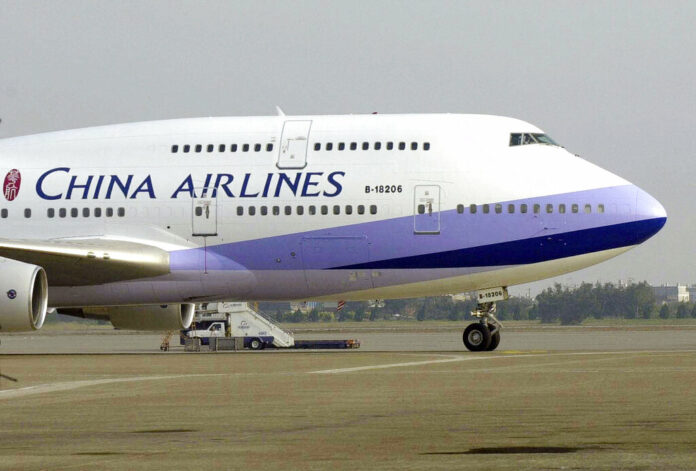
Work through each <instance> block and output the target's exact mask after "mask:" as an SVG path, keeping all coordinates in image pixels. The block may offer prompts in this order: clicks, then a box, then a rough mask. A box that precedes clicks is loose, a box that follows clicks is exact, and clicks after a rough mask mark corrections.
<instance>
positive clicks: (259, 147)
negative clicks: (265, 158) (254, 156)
mask: <svg viewBox="0 0 696 471" xmlns="http://www.w3.org/2000/svg"><path fill="white" fill-rule="evenodd" d="M254 152H261V144H254Z"/></svg>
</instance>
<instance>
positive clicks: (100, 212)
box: [94, 208, 102, 218]
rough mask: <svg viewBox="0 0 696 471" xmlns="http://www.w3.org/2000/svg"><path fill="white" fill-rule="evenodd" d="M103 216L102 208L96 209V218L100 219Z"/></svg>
mask: <svg viewBox="0 0 696 471" xmlns="http://www.w3.org/2000/svg"><path fill="white" fill-rule="evenodd" d="M101 214H102V210H101V208H94V217H95V218H100V217H101Z"/></svg>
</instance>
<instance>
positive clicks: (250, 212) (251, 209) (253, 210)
mask: <svg viewBox="0 0 696 471" xmlns="http://www.w3.org/2000/svg"><path fill="white" fill-rule="evenodd" d="M247 214H248V215H249V216H256V206H249V207H248V208H247Z"/></svg>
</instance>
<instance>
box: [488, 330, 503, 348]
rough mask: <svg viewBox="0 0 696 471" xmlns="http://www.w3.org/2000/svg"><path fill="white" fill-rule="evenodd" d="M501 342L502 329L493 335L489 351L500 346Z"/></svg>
mask: <svg viewBox="0 0 696 471" xmlns="http://www.w3.org/2000/svg"><path fill="white" fill-rule="evenodd" d="M499 344H500V331H498V332H496V333H495V334H493V335H491V343H490V344H488V348H487V349H486V350H488V351H489V352H492V351H493V350H495V349H496V348H498V345H499Z"/></svg>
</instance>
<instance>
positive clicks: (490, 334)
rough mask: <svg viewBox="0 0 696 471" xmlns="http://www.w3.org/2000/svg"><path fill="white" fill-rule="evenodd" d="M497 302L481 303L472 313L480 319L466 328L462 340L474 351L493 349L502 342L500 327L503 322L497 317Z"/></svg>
mask: <svg viewBox="0 0 696 471" xmlns="http://www.w3.org/2000/svg"><path fill="white" fill-rule="evenodd" d="M494 312H495V303H494V302H488V303H479V304H478V305H477V306H476V311H474V312H472V313H471V315H472V316H474V317H477V318H478V319H479V321H478V322H474V323H473V324H469V325H468V326H467V328H466V329H465V330H464V335H462V340H463V341H464V345H466V348H468V349H469V350H471V351H472V352H483V351H493V350H495V349H496V348H497V347H498V344H499V343H500V329H502V327H503V324H501V323H500V321H498V319H496V318H495V315H494V314H493V313H494Z"/></svg>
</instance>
